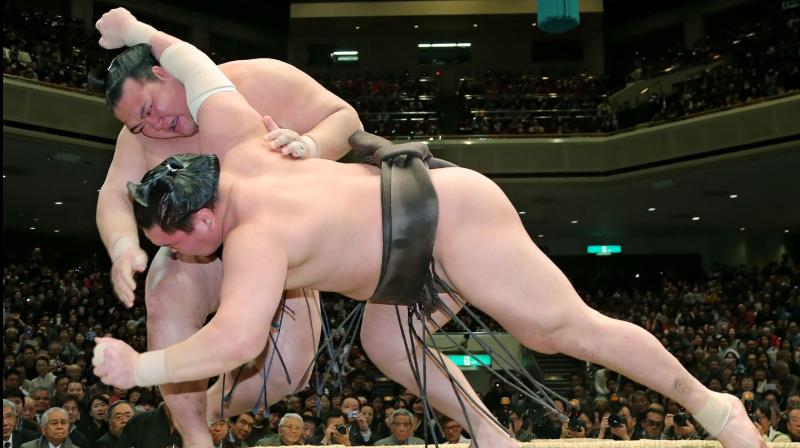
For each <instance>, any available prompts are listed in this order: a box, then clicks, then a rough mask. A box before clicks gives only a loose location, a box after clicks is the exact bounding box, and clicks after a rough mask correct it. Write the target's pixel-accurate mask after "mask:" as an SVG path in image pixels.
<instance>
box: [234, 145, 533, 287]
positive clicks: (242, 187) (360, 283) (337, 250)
mask: <svg viewBox="0 0 800 448" xmlns="http://www.w3.org/2000/svg"><path fill="white" fill-rule="evenodd" d="M256 158H259V159H260V160H261V162H262V163H258V162H255V160H256ZM239 160H241V161H243V162H242V163H241V164H240V163H239ZM254 162H255V163H254ZM431 178H432V180H433V184H434V187H435V188H436V190H437V194H438V196H439V226H438V231H437V237H436V240H437V244H436V247H435V249H434V253H435V254H436V253H437V252H439V251H440V250H441V249H442V247H443V245H444V244H443V243H445V240H444V238H445V236H446V235H447V234H452V233H453V232H457V231H458V230H457V228H458V224H457V223H458V222H459V221H460V220H461V217H462V216H464V213H469V214H470V217H471V220H472V221H471V222H472V225H478V223H476V219H475V215H476V214H477V215H480V214H481V213H484V212H485V213H491V214H496V210H487V209H493V208H496V207H497V205H498V204H497V203H496V201H500V202H502V203H507V200H505V198H504V197H503V196H502V192H501V191H500V189H499V188H498V187H497V186H496V185H495V184H494V183H492V182H491V181H490V180H488V179H487V178H485V177H483V176H481V175H480V174H478V173H476V172H474V171H471V170H467V169H463V168H447V169H439V170H432V171H431ZM225 191H229V192H230V196H229V197H228V198H226V202H227V203H228V204H234V206H233V207H231V208H230V209H229V210H228V211H227V212H226V217H225V220H226V221H227V222H226V227H228V226H230V225H231V224H233V225H232V226H231V227H228V231H231V230H233V229H234V228H235V227H237V226H239V225H242V224H249V223H254V222H256V223H258V225H257V226H254V227H256V228H258V229H261V231H262V232H263V233H262V234H261V235H259V236H257V237H258V238H270V239H273V241H274V242H275V244H278V245H279V246H281V247H282V248H283V250H285V252H286V254H287V258H288V265H289V266H288V272H287V283H286V288H287V289H292V288H300V287H309V288H313V289H318V290H321V291H335V292H339V293H341V294H344V295H346V296H348V297H351V298H354V299H357V300H365V299H367V298H369V297H370V296H371V295H372V293H373V291H374V289H375V287H376V285H377V282H378V277H379V274H380V267H381V256H382V250H383V242H382V225H381V199H380V170H378V169H377V168H376V167H374V166H371V165H363V164H343V163H337V162H331V161H327V160H319V159H314V160H289V159H287V158H282V157H280V156H278V155H276V154H274V153H273V154H268V153H265V152H263V150H262V149H260V148H258V147H257V146H256V147H253V146H252V145H250V146H249V147H247V148H234V149H232V150H231V151H230V152H229V153H228V159H227V162H226V164H225V165H224V166H223V168H222V171H221V175H220V195H221V197H222V196H225ZM265 192H266V194H265ZM473 199H474V200H473ZM499 205H500V206H501V207H504V204H499ZM480 209H483V211H481V210H480ZM509 210H513V208H509ZM510 216H511V217H512V218H514V217H515V216H516V215H515V214H514V213H512V214H511V215H510ZM507 217H508V216H506V218H507ZM517 219H518V218H517ZM477 221H480V220H477ZM254 237H256V236H254Z"/></svg>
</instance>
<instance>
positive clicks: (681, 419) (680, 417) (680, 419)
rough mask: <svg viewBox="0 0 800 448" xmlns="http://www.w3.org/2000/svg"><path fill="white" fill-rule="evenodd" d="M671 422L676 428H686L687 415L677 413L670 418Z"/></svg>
mask: <svg viewBox="0 0 800 448" xmlns="http://www.w3.org/2000/svg"><path fill="white" fill-rule="evenodd" d="M672 421H673V422H675V425H677V426H688V424H689V414H687V413H685V412H678V413H677V414H675V415H673V416H672Z"/></svg>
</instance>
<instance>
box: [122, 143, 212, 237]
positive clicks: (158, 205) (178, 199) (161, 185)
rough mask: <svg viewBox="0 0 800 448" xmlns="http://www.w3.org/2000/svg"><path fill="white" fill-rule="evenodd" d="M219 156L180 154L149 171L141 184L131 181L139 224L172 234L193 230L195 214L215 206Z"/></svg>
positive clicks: (134, 209) (134, 211) (130, 190)
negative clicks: (159, 228) (155, 227)
mask: <svg viewBox="0 0 800 448" xmlns="http://www.w3.org/2000/svg"><path fill="white" fill-rule="evenodd" d="M218 183H219V159H218V158H217V156H215V155H213V154H177V155H174V156H172V157H169V158H168V159H166V160H164V161H163V162H161V164H159V165H158V166H156V167H155V168H153V169H152V170H150V171H148V172H147V174H145V175H144V177H143V178H142V181H141V182H140V183H138V184H137V183H134V182H128V191H129V192H130V194H131V197H132V198H133V214H134V216H135V217H136V223H137V224H138V225H139V226H140V227H142V228H144V229H149V228H152V227H153V226H156V225H157V226H159V227H161V230H163V231H164V232H167V233H172V232H175V231H177V230H183V231H184V232H191V231H192V230H194V227H193V225H192V215H193V214H194V213H195V212H197V211H198V210H200V209H203V208H212V209H213V208H214V203H215V202H216V198H217V184H218Z"/></svg>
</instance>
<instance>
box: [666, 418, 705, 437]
mask: <svg viewBox="0 0 800 448" xmlns="http://www.w3.org/2000/svg"><path fill="white" fill-rule="evenodd" d="M701 439H702V437H700V435H699V434H698V433H697V428H695V427H694V424H693V422H692V417H691V415H689V414H687V413H685V412H678V413H677V414H667V415H666V416H665V417H664V432H663V433H662V434H661V440H701Z"/></svg>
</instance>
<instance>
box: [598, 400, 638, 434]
mask: <svg viewBox="0 0 800 448" xmlns="http://www.w3.org/2000/svg"><path fill="white" fill-rule="evenodd" d="M635 427H636V419H635V418H633V416H631V410H630V408H628V406H620V408H619V411H617V413H615V414H614V413H608V414H607V415H604V416H603V418H602V420H600V432H599V433H598V434H597V438H598V439H609V440H631V433H632V432H633V430H634V428H635Z"/></svg>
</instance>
